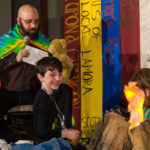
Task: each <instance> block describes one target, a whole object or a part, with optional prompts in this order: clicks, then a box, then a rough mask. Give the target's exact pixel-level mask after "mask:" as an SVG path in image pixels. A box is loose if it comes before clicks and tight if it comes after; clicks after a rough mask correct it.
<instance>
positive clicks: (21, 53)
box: [16, 49, 30, 63]
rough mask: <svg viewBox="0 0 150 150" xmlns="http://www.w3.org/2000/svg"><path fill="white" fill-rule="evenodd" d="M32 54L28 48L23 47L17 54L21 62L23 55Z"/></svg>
mask: <svg viewBox="0 0 150 150" xmlns="http://www.w3.org/2000/svg"><path fill="white" fill-rule="evenodd" d="M29 55H30V52H29V51H28V50H27V49H22V50H20V51H19V52H18V54H17V56H16V61H17V62H18V63H19V62H21V61H22V58H23V57H28V56H29Z"/></svg>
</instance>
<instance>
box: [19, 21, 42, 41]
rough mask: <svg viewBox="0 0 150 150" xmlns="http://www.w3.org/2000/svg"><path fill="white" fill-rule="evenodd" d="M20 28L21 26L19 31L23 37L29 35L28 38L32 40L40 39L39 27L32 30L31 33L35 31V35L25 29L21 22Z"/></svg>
mask: <svg viewBox="0 0 150 150" xmlns="http://www.w3.org/2000/svg"><path fill="white" fill-rule="evenodd" d="M18 26H19V31H20V32H21V34H22V35H23V36H26V35H27V36H29V37H30V39H31V40H35V39H38V37H39V28H40V27H38V28H37V29H36V28H31V29H30V31H31V30H35V31H36V32H35V33H34V34H31V33H30V31H27V30H26V29H25V28H24V26H23V24H22V22H21V21H20V25H18Z"/></svg>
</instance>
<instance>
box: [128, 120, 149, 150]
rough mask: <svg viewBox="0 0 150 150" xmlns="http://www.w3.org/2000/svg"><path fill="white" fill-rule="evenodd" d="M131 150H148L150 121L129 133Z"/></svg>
mask: <svg viewBox="0 0 150 150" xmlns="http://www.w3.org/2000/svg"><path fill="white" fill-rule="evenodd" d="M130 138H131V143H132V150H150V120H145V121H144V122H142V123H141V124H140V126H137V127H136V128H133V129H132V130H131V131H130Z"/></svg>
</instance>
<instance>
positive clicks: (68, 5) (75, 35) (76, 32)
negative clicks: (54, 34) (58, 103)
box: [64, 0, 81, 129]
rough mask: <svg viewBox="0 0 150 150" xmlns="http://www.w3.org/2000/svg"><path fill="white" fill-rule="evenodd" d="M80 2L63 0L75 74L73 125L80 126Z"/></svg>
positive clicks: (66, 30) (67, 37) (73, 82)
mask: <svg viewBox="0 0 150 150" xmlns="http://www.w3.org/2000/svg"><path fill="white" fill-rule="evenodd" d="M79 15H80V3H79V0H64V37H65V39H66V41H67V44H68V45H67V53H68V55H69V56H70V58H72V60H73V63H74V70H75V74H74V76H73V80H72V88H73V116H74V119H75V125H76V126H75V127H76V128H77V129H80V128H81V96H80V95H81V83H80V81H81V79H80V78H81V77H80V74H81V73H80V16H79Z"/></svg>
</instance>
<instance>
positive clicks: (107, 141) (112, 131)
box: [88, 117, 129, 150]
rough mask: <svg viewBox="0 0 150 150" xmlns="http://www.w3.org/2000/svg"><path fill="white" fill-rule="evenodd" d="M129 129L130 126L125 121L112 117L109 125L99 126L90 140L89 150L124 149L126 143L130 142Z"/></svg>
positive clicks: (102, 124)
mask: <svg viewBox="0 0 150 150" xmlns="http://www.w3.org/2000/svg"><path fill="white" fill-rule="evenodd" d="M128 127H129V124H128V122H126V121H125V120H123V119H119V118H117V117H111V118H110V119H109V120H108V122H107V124H105V123H101V124H100V125H98V127H97V129H96V132H95V133H94V136H93V137H92V139H91V140H90V143H89V147H88V150H103V149H104V150H119V149H123V147H124V144H125V142H127V140H128ZM100 128H102V129H100ZM98 132H101V133H98Z"/></svg>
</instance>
